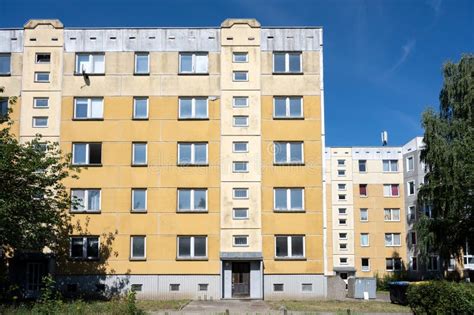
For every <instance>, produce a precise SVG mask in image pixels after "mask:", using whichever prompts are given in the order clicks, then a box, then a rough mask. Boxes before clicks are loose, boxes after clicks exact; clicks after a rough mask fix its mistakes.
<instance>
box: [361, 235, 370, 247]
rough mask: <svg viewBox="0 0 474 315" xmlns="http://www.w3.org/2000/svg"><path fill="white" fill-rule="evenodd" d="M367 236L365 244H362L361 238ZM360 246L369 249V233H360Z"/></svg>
mask: <svg viewBox="0 0 474 315" xmlns="http://www.w3.org/2000/svg"><path fill="white" fill-rule="evenodd" d="M365 235H367V244H363V243H362V236H365ZM360 246H361V247H369V246H370V234H369V233H360Z"/></svg>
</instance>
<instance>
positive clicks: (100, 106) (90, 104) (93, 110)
mask: <svg viewBox="0 0 474 315" xmlns="http://www.w3.org/2000/svg"><path fill="white" fill-rule="evenodd" d="M102 118H104V99H103V98H99V97H96V98H76V99H74V119H102Z"/></svg>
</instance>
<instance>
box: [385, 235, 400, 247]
mask: <svg viewBox="0 0 474 315" xmlns="http://www.w3.org/2000/svg"><path fill="white" fill-rule="evenodd" d="M387 235H390V236H391V242H390V243H387ZM395 235H398V239H399V240H400V243H399V244H395ZM384 244H385V247H400V246H402V234H401V233H385V235H384Z"/></svg>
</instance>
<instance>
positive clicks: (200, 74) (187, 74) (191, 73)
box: [178, 72, 209, 76]
mask: <svg viewBox="0 0 474 315" xmlns="http://www.w3.org/2000/svg"><path fill="white" fill-rule="evenodd" d="M178 75H182V76H208V75H209V72H206V73H194V72H178Z"/></svg>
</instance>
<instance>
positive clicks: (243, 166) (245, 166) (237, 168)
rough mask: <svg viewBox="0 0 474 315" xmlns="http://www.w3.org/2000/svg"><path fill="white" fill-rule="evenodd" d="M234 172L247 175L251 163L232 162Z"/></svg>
mask: <svg viewBox="0 0 474 315" xmlns="http://www.w3.org/2000/svg"><path fill="white" fill-rule="evenodd" d="M232 171H233V172H234V173H247V172H248V171H249V162H247V161H240V162H232Z"/></svg>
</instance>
